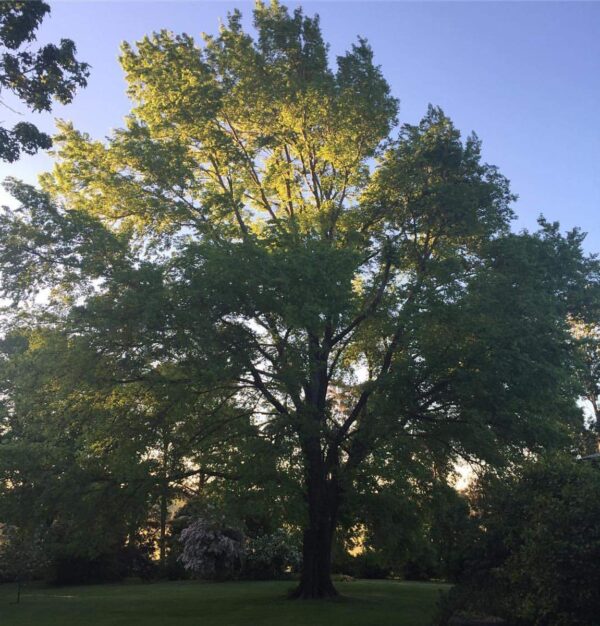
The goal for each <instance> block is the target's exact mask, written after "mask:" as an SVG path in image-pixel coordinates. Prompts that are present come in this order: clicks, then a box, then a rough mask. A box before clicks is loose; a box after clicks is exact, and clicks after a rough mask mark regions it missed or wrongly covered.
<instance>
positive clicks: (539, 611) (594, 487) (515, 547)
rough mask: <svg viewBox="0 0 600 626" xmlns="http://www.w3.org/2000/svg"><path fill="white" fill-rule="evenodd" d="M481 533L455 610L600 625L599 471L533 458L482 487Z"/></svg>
mask: <svg viewBox="0 0 600 626" xmlns="http://www.w3.org/2000/svg"><path fill="white" fill-rule="evenodd" d="M473 504H474V506H475V510H476V514H477V521H478V522H479V525H480V529H481V530H480V532H479V534H478V537H477V541H476V542H475V543H474V545H473V548H472V551H471V559H470V567H469V575H468V576H467V578H466V579H465V580H464V581H463V582H462V583H461V584H460V585H458V586H457V587H456V588H455V589H454V590H453V592H452V593H451V594H450V596H449V598H448V600H447V603H446V607H445V609H444V611H445V616H444V617H443V618H442V619H441V621H440V623H447V622H446V621H444V620H446V619H447V618H448V616H449V615H450V614H451V613H452V611H456V610H465V609H466V610H473V611H481V610H485V611H486V612H488V613H489V612H492V613H495V614H497V615H499V616H501V617H504V618H506V619H507V620H508V621H509V622H510V623H514V624H525V625H535V626H546V625H552V626H594V625H598V624H600V617H599V616H600V594H598V589H600V567H599V566H598V563H599V562H600V468H599V467H597V466H593V465H590V464H589V463H587V462H582V461H580V462H576V461H573V460H572V459H565V458H550V459H545V460H542V461H538V462H531V463H529V464H528V465H527V466H525V467H524V468H523V469H522V470H521V471H520V472H519V473H518V475H516V476H512V477H508V478H506V477H504V478H498V477H488V478H487V479H485V480H483V481H482V482H481V483H480V484H479V486H478V487H477V489H476V493H475V497H474V501H473Z"/></svg>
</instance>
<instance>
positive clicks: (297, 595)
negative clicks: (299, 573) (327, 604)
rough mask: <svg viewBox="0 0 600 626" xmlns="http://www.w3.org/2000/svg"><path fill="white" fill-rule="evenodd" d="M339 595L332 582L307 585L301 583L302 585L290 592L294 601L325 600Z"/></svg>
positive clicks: (304, 582) (317, 582)
mask: <svg viewBox="0 0 600 626" xmlns="http://www.w3.org/2000/svg"><path fill="white" fill-rule="evenodd" d="M338 596H339V593H338V591H337V589H336V588H335V587H334V586H333V583H332V582H331V580H328V581H316V582H315V583H307V582H306V581H301V582H300V584H299V585H298V586H297V587H296V589H294V590H293V591H291V592H290V596H289V597H290V599H292V600H325V599H327V598H337V597H338Z"/></svg>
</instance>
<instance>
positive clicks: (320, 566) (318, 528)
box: [292, 471, 339, 600]
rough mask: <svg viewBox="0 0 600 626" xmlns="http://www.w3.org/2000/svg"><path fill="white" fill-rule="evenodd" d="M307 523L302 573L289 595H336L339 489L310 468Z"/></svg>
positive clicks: (314, 597)
mask: <svg viewBox="0 0 600 626" xmlns="http://www.w3.org/2000/svg"><path fill="white" fill-rule="evenodd" d="M307 496H308V519H309V521H308V526H307V527H306V529H305V530H304V537H303V545H302V576H301V578H300V585H299V586H298V587H297V588H296V589H295V590H294V592H293V593H292V598H302V599H306V600H308V599H316V598H331V597H334V596H337V595H338V592H337V590H336V588H335V587H334V585H333V582H332V580H331V550H332V546H333V537H334V533H335V527H336V522H337V512H338V506H339V488H338V485H337V483H336V482H335V481H334V480H332V479H331V478H327V477H325V476H323V475H322V473H321V472H318V471H312V472H311V473H310V475H309V478H308V480H307Z"/></svg>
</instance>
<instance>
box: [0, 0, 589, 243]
mask: <svg viewBox="0 0 600 626" xmlns="http://www.w3.org/2000/svg"><path fill="white" fill-rule="evenodd" d="M287 4H289V5H290V6H296V3H287ZM301 4H302V6H303V7H304V8H305V11H306V12H307V13H311V14H312V13H319V15H320V16H321V25H322V29H323V32H324V36H325V39H326V40H327V41H329V43H330V44H331V55H332V59H334V58H335V55H336V54H339V53H342V52H343V51H344V50H345V49H346V48H347V47H348V46H349V45H350V44H351V43H352V42H353V41H355V40H356V37H357V36H358V35H361V36H365V37H367V39H368V40H369V41H370V43H371V45H372V47H373V49H374V52H375V58H376V61H377V62H378V63H379V64H380V65H381V66H382V69H383V72H384V75H385V76H386V78H387V79H388V81H389V82H390V84H391V86H392V91H393V93H394V95H396V96H397V97H398V98H399V99H400V102H401V110H400V121H401V123H406V122H408V123H415V122H417V121H418V120H419V118H420V117H421V116H422V115H423V114H424V113H425V110H426V108H427V104H428V103H430V102H431V103H433V104H436V105H440V106H441V107H442V108H443V109H444V110H445V112H446V113H447V114H448V115H450V117H452V118H453V120H454V121H455V123H456V125H457V126H458V128H460V129H461V131H463V133H464V134H465V135H466V134H468V133H469V132H470V131H472V130H474V131H476V132H477V134H478V135H479V137H480V138H481V139H482V141H483V154H484V158H485V160H486V161H488V162H489V163H493V164H495V165H498V166H499V167H500V170H501V171H502V173H504V174H505V175H506V176H508V178H509V179H510V180H511V181H512V187H513V191H515V192H516V193H517V194H519V200H518V202H517V203H516V205H515V209H516V211H517V214H518V215H519V220H518V222H517V224H516V228H522V227H527V228H535V226H536V223H535V220H536V218H537V216H538V215H539V214H540V213H543V214H544V215H545V216H546V217H547V218H548V219H551V220H558V221H560V222H561V225H562V226H563V227H564V228H571V227H573V226H580V227H581V228H582V229H583V230H584V231H587V232H588V233H589V235H588V239H587V242H586V248H587V250H588V251H589V252H596V251H600V158H599V156H600V3H596V2H581V3H580V2H562V3H558V2H552V3H546V2H505V3H496V2H464V3H463V2H441V3H440V2H343V1H329V2H316V1H315V2H303V3H301ZM234 7H239V8H240V9H241V10H242V12H243V13H244V16H245V18H246V22H247V24H248V26H250V19H251V10H252V3H248V2H229V1H220V2H216V1H214V2H202V1H196V2H184V1H175V2H174V1H171V2H145V1H137V2H116V1H113V2H106V1H105V2H99V1H79V2H73V1H71V2H54V3H52V14H51V16H50V18H47V19H46V21H45V22H44V24H43V25H42V28H41V29H40V36H39V40H40V41H44V42H45V41H55V40H57V39H58V38H60V37H70V38H72V39H74V40H75V42H76V44H77V47H78V50H79V54H78V56H79V58H80V59H82V60H86V61H88V62H89V63H90V64H91V65H92V71H91V76H90V80H89V86H88V87H87V88H86V89H85V90H83V91H81V92H80V93H79V94H78V95H77V97H76V99H75V101H74V102H73V103H72V104H71V105H69V106H66V107H56V108H55V110H54V112H53V114H51V115H37V116H33V115H30V114H28V117H29V118H33V119H34V121H35V120H37V121H38V122H39V125H40V126H41V127H43V128H45V129H47V130H52V129H53V119H54V117H61V118H64V119H70V120H72V121H73V122H74V124H75V126H76V127H77V128H79V129H81V130H84V131H87V132H89V133H90V134H91V135H93V136H95V137H103V136H104V135H106V134H108V133H109V132H110V129H111V128H115V127H118V126H120V125H121V123H122V119H123V116H124V115H125V114H126V113H127V111H128V109H129V104H128V101H127V98H126V96H125V83H124V81H123V76H122V72H121V69H120V67H119V64H118V61H117V57H118V52H119V44H120V42H121V41H123V40H127V41H135V40H137V39H139V38H140V37H142V36H143V35H145V34H147V33H149V32H151V31H153V30H158V29H160V28H168V29H170V30H173V31H175V32H182V31H185V32H188V33H190V34H192V35H199V33H201V32H202V31H206V32H214V31H216V30H217V29H218V25H219V18H224V17H225V16H226V14H227V11H228V10H230V9H232V8H234ZM13 105H14V106H16V107H17V108H19V109H20V110H21V111H23V112H25V110H24V108H23V107H22V106H19V105H18V104H14V103H13ZM25 113H26V112H25ZM2 119H4V120H5V121H6V122H10V121H14V116H13V114H11V113H10V112H5V113H3V115H2ZM50 167H51V159H50V158H49V157H48V156H47V155H45V154H42V155H38V156H35V157H25V158H23V159H22V160H21V161H20V162H18V163H16V164H11V165H6V164H2V165H0V178H4V176H5V175H12V176H17V177H20V178H23V179H25V180H27V181H30V182H34V181H35V179H36V176H37V173H39V172H41V171H44V170H46V169H49V168H50ZM0 201H2V202H6V201H7V199H6V196H2V197H0Z"/></svg>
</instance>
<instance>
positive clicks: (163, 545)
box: [158, 485, 169, 569]
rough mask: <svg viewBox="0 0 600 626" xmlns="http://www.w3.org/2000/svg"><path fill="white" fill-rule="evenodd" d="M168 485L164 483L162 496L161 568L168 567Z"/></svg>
mask: <svg viewBox="0 0 600 626" xmlns="http://www.w3.org/2000/svg"><path fill="white" fill-rule="evenodd" d="M168 504H169V503H168V495H167V487H166V486H165V485H163V489H162V493H161V496H160V537H159V542H158V545H159V564H160V567H161V569H164V568H165V567H166V564H167V562H166V559H167V515H168Z"/></svg>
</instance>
